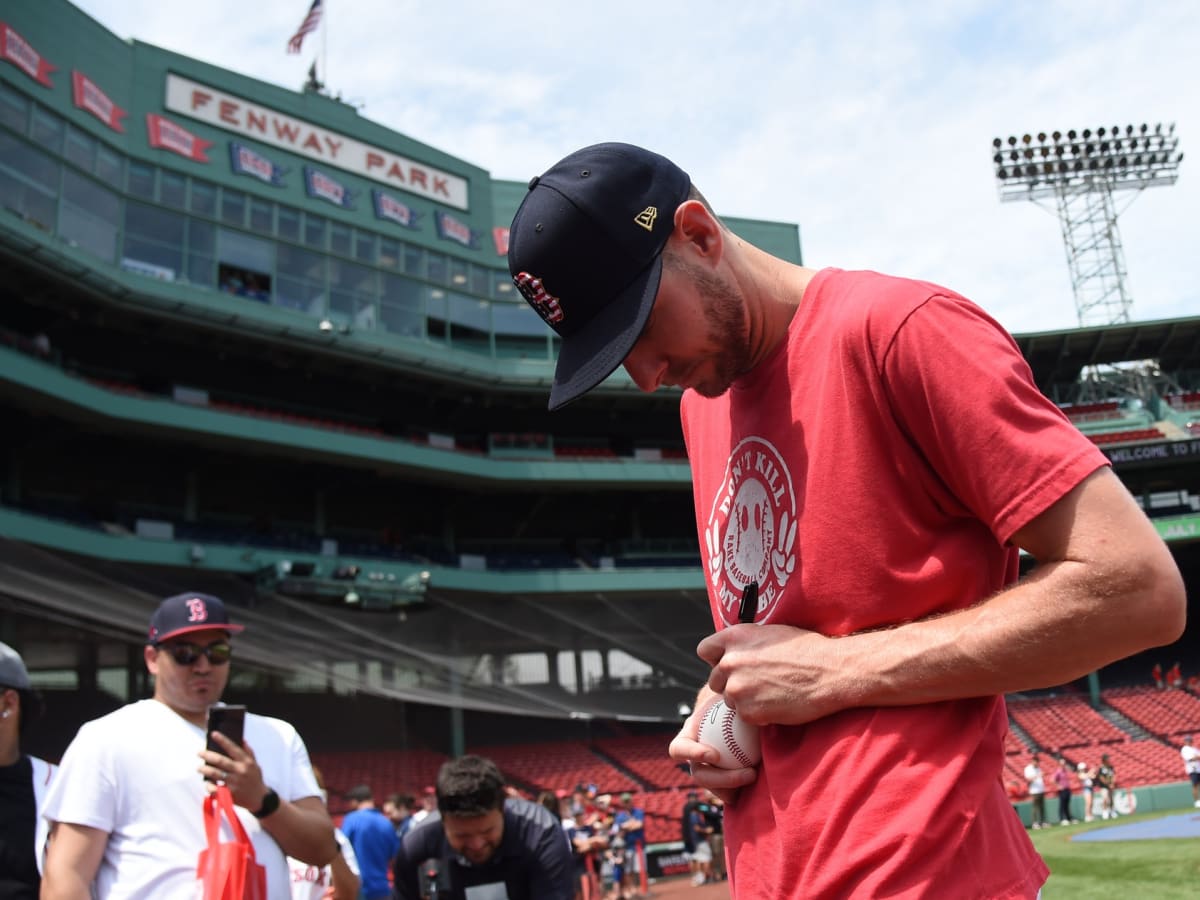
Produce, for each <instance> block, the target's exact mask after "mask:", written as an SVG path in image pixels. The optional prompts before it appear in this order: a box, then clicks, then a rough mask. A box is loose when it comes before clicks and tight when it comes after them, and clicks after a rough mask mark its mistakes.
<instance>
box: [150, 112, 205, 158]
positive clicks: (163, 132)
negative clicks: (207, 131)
mask: <svg viewBox="0 0 1200 900" xmlns="http://www.w3.org/2000/svg"><path fill="white" fill-rule="evenodd" d="M146 133H147V134H148V135H149V138H150V146H151V147H157V148H158V149H160V150H170V151H171V152H172V153H178V154H179V155H180V156H182V157H184V158H185V159H194V160H195V161H196V162H203V163H206V162H208V157H207V156H205V155H204V151H205V150H207V149H208V148H209V147H211V146H212V145H213V142H212V141H206V140H205V139H204V138H202V137H198V136H197V135H194V134H192V133H191V132H190V131H188V130H187V129H186V128H184V127H183V126H181V125H176V124H175V123H174V122H172V121H171V120H170V119H165V118H163V117H162V116H159V115H155V114H154V113H146Z"/></svg>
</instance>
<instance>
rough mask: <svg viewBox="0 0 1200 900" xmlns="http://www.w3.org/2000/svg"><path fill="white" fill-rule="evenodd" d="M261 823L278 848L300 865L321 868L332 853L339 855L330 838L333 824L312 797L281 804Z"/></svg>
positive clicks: (334, 840)
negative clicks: (303, 863) (299, 862)
mask: <svg viewBox="0 0 1200 900" xmlns="http://www.w3.org/2000/svg"><path fill="white" fill-rule="evenodd" d="M261 821H262V826H263V828H264V829H265V830H266V831H267V833H268V834H270V835H271V837H273V838H274V839H275V843H277V844H279V847H280V849H282V850H283V852H284V853H285V854H286V855H288V856H291V857H294V858H295V859H298V860H300V861H301V862H306V863H308V864H309V865H312V866H324V865H328V864H329V862H330V861H331V860H332V859H333V857H334V855H335V854H337V855H341V848H340V847H338V844H337V840H336V839H335V838H334V836H333V822H332V821H331V820H330V818H329V813H328V812H326V811H325V806H324V804H322V803H321V801H320V800H319V799H318V798H316V797H305V798H303V799H301V800H296V801H294V802H288V801H286V800H284V801H281V802H280V804H279V809H277V810H276V811H275V812H273V813H271V815H269V816H267V817H266V818H264V819H262V820H261Z"/></svg>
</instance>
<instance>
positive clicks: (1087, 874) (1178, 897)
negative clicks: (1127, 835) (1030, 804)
mask: <svg viewBox="0 0 1200 900" xmlns="http://www.w3.org/2000/svg"><path fill="white" fill-rule="evenodd" d="M1187 812H1197V811H1196V810H1185V809H1177V810H1167V811H1165V812H1163V811H1160V812H1153V813H1143V814H1138V815H1132V816H1122V817H1121V818H1120V819H1118V820H1116V821H1115V822H1111V821H1109V822H1104V821H1098V822H1088V823H1086V824H1079V825H1065V826H1059V825H1055V826H1053V827H1051V828H1044V829H1042V830H1040V831H1031V832H1030V833H1029V834H1030V837H1032V838H1033V844H1034V846H1035V847H1037V849H1038V852H1039V853H1041V854H1042V859H1044V860H1045V861H1046V865H1048V866H1049V867H1050V879H1049V880H1048V881H1047V882H1046V886H1045V887H1044V888H1043V889H1042V900H1143V898H1144V900H1196V898H1197V897H1200V838H1164V839H1158V840H1147V841H1095V842H1087V843H1081V842H1079V841H1072V840H1071V838H1072V837H1074V836H1075V835H1077V834H1082V833H1083V832H1085V831H1092V830H1094V829H1098V828H1105V827H1108V826H1110V825H1128V824H1130V823H1131V822H1145V821H1149V820H1151V819H1161V818H1163V817H1164V816H1174V815H1181V814H1183V813H1187Z"/></svg>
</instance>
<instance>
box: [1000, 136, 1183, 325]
mask: <svg viewBox="0 0 1200 900" xmlns="http://www.w3.org/2000/svg"><path fill="white" fill-rule="evenodd" d="M1182 160H1183V154H1182V153H1180V152H1179V138H1178V137H1176V135H1175V125H1174V124H1171V125H1168V126H1167V127H1166V128H1165V129H1164V127H1163V126H1162V125H1161V124H1158V125H1155V126H1154V127H1153V128H1151V127H1150V126H1148V125H1145V124H1143V125H1141V126H1138V127H1135V126H1133V125H1126V126H1125V127H1124V128H1121V127H1120V126H1113V127H1112V128H1105V127H1103V126H1101V127H1100V128H1097V129H1096V130H1095V131H1093V130H1092V129H1090V128H1085V129H1083V131H1080V132H1076V131H1074V130H1071V131H1068V132H1067V133H1066V134H1063V133H1062V132H1060V131H1055V132H1053V133H1052V134H1050V135H1047V134H1046V133H1045V132H1041V133H1039V134H1038V135H1036V136H1034V135H1030V134H1026V135H1023V136H1022V137H1020V138H1018V137H1016V136H1015V135H1011V136H1009V138H1008V140H1007V141H1002V140H1001V139H1000V138H996V139H995V140H993V141H992V162H993V163H994V164H995V170H996V179H997V181H998V183H999V190H1000V199H1001V200H1002V201H1009V200H1032V201H1034V202H1037V201H1040V200H1046V199H1048V198H1050V197H1053V198H1054V201H1055V204H1056V207H1057V212H1058V220H1059V225H1060V226H1061V228H1062V235H1063V243H1064V244H1065V245H1066V249H1067V265H1068V267H1069V268H1070V270H1071V287H1072V289H1073V291H1074V293H1075V311H1076V314H1077V315H1078V317H1079V324H1080V325H1081V326H1087V325H1112V324H1116V323H1119V322H1128V321H1129V320H1130V315H1129V314H1130V307H1131V306H1132V305H1133V301H1132V299H1131V298H1130V296H1129V289H1128V287H1127V286H1126V284H1125V277H1126V271H1125V253H1124V250H1123V249H1122V247H1121V236H1120V233H1119V232H1118V231H1117V215H1118V210H1117V207H1116V200H1115V196H1114V195H1115V194H1117V193H1118V192H1120V191H1126V192H1128V191H1142V190H1144V189H1145V188H1148V187H1154V186H1156V185H1162V184H1174V183H1175V180H1176V179H1177V178H1178V177H1179V163H1180V162H1181V161H1182ZM1129 202H1132V198H1131V199H1130V201H1129ZM1039 205H1040V204H1039ZM1126 205H1128V203H1127V204H1126Z"/></svg>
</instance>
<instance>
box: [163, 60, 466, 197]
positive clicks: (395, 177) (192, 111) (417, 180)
mask: <svg viewBox="0 0 1200 900" xmlns="http://www.w3.org/2000/svg"><path fill="white" fill-rule="evenodd" d="M166 107H167V109H169V110H171V111H172V112H176V113H179V114H180V115H184V116H189V117H190V118H193V119H197V120H199V121H201V122H204V123H205V124H206V125H211V126H213V127H214V128H221V129H224V130H225V131H232V132H234V133H235V134H240V135H242V136H243V137H247V138H252V139H254V140H256V141H258V142H259V143H263V144H270V145H271V146H272V147H279V148H281V149H283V150H287V151H288V152H290V153H295V154H296V155H297V156H304V157H307V158H308V159H311V160H316V161H317V162H320V163H323V164H324V165H327V166H333V167H335V168H338V169H342V170H344V171H346V172H353V173H354V174H355V175H361V176H362V177H364V178H370V179H371V180H373V181H378V182H380V183H382V184H386V185H390V186H391V187H393V188H398V189H399V190H402V191H408V192H409V193H410V194H418V195H419V196H421V197H426V198H428V199H429V200H436V201H437V202H438V203H443V204H445V205H446V206H452V207H454V208H455V209H462V210H466V209H468V208H469V205H468V192H467V180H466V179H465V178H461V177H459V176H458V175H451V174H450V173H449V172H443V171H441V170H440V169H435V168H433V167H431V166H427V165H425V164H424V163H419V162H415V161H414V160H411V159H407V158H406V157H403V156H397V155H396V154H395V153H392V152H391V151H389V150H384V149H383V148H382V147H374V146H372V145H370V144H364V143H362V142H360V141H356V140H354V138H352V137H349V136H347V135H344V134H340V133H338V132H336V131H329V130H327V129H325V128H322V127H321V126H319V125H314V124H313V123H311V122H306V121H305V120H304V119H297V118H293V117H292V116H289V115H285V114H284V113H281V112H279V111H278V110H274V109H271V108H270V107H268V106H260V105H258V104H257V103H252V102H251V101H249V100H246V99H245V98H243V97H238V96H236V95H234V94H227V93H225V92H224V91H219V90H217V89H216V88H211V87H209V86H208V85H204V84H199V83H198V82H195V81H192V80H190V79H188V78H184V77H182V76H180V75H175V74H174V73H168V74H167V98H166Z"/></svg>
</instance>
